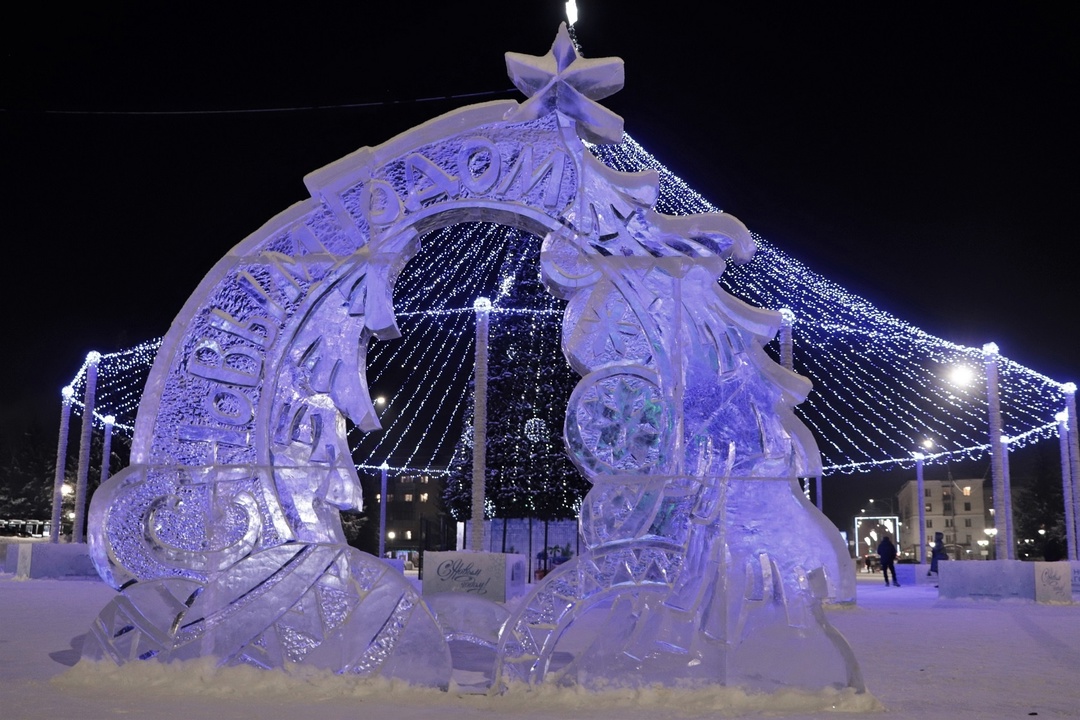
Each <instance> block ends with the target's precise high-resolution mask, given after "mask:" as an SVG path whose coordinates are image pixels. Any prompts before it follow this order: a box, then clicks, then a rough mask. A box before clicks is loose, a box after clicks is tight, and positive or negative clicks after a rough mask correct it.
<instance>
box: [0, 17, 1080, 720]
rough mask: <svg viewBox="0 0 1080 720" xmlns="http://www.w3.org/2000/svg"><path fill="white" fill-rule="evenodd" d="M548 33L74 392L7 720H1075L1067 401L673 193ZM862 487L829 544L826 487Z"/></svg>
mask: <svg viewBox="0 0 1080 720" xmlns="http://www.w3.org/2000/svg"><path fill="white" fill-rule="evenodd" d="M567 9H568V14H569V17H570V19H569V22H568V23H567V22H562V23H560V25H559V27H558V30H557V32H556V33H555V35H554V40H553V41H552V42H551V45H550V49H549V50H548V51H547V52H546V54H528V53H523V52H516V51H515V50H516V49H513V48H511V49H508V51H507V52H506V53H505V56H504V58H505V66H506V71H507V76H508V78H509V80H510V82H511V83H512V84H513V86H514V88H515V89H516V90H517V91H519V92H520V94H521V95H523V96H524V98H523V99H520V98H519V99H513V100H510V99H494V100H484V101H480V102H476V103H474V104H468V105H464V106H461V107H457V108H456V109H452V110H449V111H446V112H443V113H442V114H438V115H436V116H434V117H432V118H431V119H429V120H426V121H424V122H421V123H420V124H418V125H415V126H413V127H412V128H411V129H408V130H405V131H403V132H400V133H398V134H396V135H393V136H392V137H388V138H387V137H383V138H376V139H372V140H371V142H372V144H371V145H363V146H361V147H359V148H358V149H356V150H354V151H351V152H349V153H348V154H346V155H344V156H340V157H339V158H338V159H336V160H334V161H332V162H329V163H328V164H325V165H323V166H322V167H319V168H317V169H314V170H311V171H309V172H308V173H307V174H306V175H304V177H303V185H304V187H305V189H306V191H307V194H308V197H306V198H304V199H302V200H300V201H298V202H295V203H294V204H292V205H290V206H288V207H285V208H284V209H280V208H279V210H278V211H277V214H275V215H273V216H272V217H270V218H269V219H266V220H265V221H264V223H263V224H262V225H261V226H259V227H258V229H256V230H255V231H254V232H251V233H250V234H248V235H247V236H246V237H244V238H243V239H240V240H239V242H236V239H235V238H234V239H233V242H234V243H235V244H233V245H232V247H231V249H229V248H228V247H224V248H221V254H220V255H219V256H218V257H219V259H218V260H217V261H216V262H215V263H213V265H212V267H210V268H208V270H207V271H206V272H205V275H204V276H203V277H202V279H201V281H199V282H198V283H197V285H196V286H195V287H194V288H192V290H191V294H190V295H189V296H188V298H187V300H186V301H185V302H184V303H183V305H182V307H180V308H177V310H178V312H177V314H176V315H175V318H174V319H173V321H172V324H171V325H170V327H169V329H168V331H167V332H166V333H165V334H164V335H163V336H161V337H160V338H158V339H155V340H152V341H147V342H145V343H143V344H141V345H138V346H136V347H135V348H131V349H130V350H127V351H121V352H117V353H108V354H104V355H103V354H101V353H98V352H96V351H94V352H91V353H89V354H88V355H87V356H86V361H85V363H84V365H83V367H82V369H80V371H79V374H78V375H77V376H76V378H75V379H74V380H72V382H71V383H70V384H69V385H68V386H66V387H65V388H64V389H63V392H62V399H61V422H60V428H59V444H58V448H57V451H56V462H55V466H54V470H55V473H54V474H55V478H53V479H52V481H51V482H50V487H49V488H48V490H49V491H50V495H51V509H52V517H51V519H50V520H49V521H48V522H44V521H40V520H36V521H33V523H31V524H28V523H27V521H25V520H23V521H18V522H21V523H22V524H21V525H19V526H15V525H11V524H10V523H8V521H6V520H5V527H7V528H9V529H11V528H16V527H17V528H18V531H19V532H20V534H23V535H32V536H33V537H31V538H19V539H17V540H16V539H12V540H11V541H10V542H8V541H7V539H6V538H5V542H3V543H0V551H2V552H0V563H2V564H0V715H2V716H3V717H5V718H6V717H11V718H14V719H15V720H23V718H25V719H26V720H29V718H32V717H41V716H50V717H51V716H59V717H86V718H90V719H91V720H92V719H93V718H98V717H100V718H107V717H118V716H132V717H146V718H155V717H160V718H169V719H171V718H180V717H184V718H188V717H210V716H213V717H216V718H222V719H223V720H228V718H233V717H236V718H240V717H252V716H258V717H263V718H269V719H271V720H273V719H274V718H293V717H296V716H297V715H301V716H311V717H318V718H325V719H327V720H332V719H333V718H347V717H349V718H351V717H399V718H403V719H405V720H408V719H410V718H428V717H430V718H435V717H439V718H458V717H460V718H466V717H469V718H472V717H477V716H491V717H499V718H522V719H523V720H536V719H538V718H575V717H582V716H588V717H590V718H594V719H596V720H606V719H607V718H610V719H611V720H615V718H619V719H620V720H622V719H628V720H636V719H639V718H640V719H644V718H650V719H651V718H659V719H661V720H663V719H665V718H671V719H672V720H674V719H676V718H686V719H693V718H705V717H733V716H770V717H772V716H779V717H785V718H792V719H798V718H811V717H814V718H817V717H825V716H835V715H841V716H844V717H854V718H870V717H878V716H887V717H896V718H912V719H914V718H936V717H949V718H956V719H958V720H965V719H967V718H970V719H972V720H973V719H974V718H980V719H982V718H1011V717H1030V716H1039V717H1076V715H1077V713H1078V712H1080V690H1078V688H1077V687H1076V683H1075V679H1076V668H1077V667H1080V605H1078V603H1077V600H1078V599H1080V553H1078V548H1077V546H1078V544H1080V539H1078V535H1080V522H1078V519H1080V489H1078V487H1077V486H1078V484H1080V442H1078V435H1080V433H1078V432H1077V428H1076V421H1075V418H1076V416H1077V408H1076V400H1075V392H1076V386H1075V384H1074V383H1071V382H1059V381H1058V380H1055V379H1052V378H1050V377H1048V376H1046V375H1043V374H1041V373H1039V372H1036V371H1034V370H1030V369H1028V368H1026V367H1024V366H1022V365H1020V364H1019V363H1017V362H1015V361H1013V360H1011V359H1010V358H1008V357H1005V356H1004V355H1002V354H1001V352H1000V350H999V348H998V346H997V344H996V343H993V342H987V343H985V344H983V345H982V347H981V348H980V347H970V346H964V345H960V344H955V343H951V342H948V341H945V340H942V339H940V338H937V337H935V336H933V335H931V334H929V333H926V332H923V331H922V330H920V329H919V328H916V327H914V326H913V325H910V324H908V323H905V322H903V321H900V320H899V319H898V318H895V317H893V316H891V315H889V314H888V313H883V312H880V311H878V310H877V309H876V308H875V307H873V306H872V305H870V304H869V303H868V302H866V301H864V300H862V299H861V298H858V297H857V296H854V295H851V294H848V293H847V292H846V291H844V290H843V289H842V288H838V287H837V286H836V285H834V284H832V283H830V282H829V281H826V280H825V279H824V278H822V277H820V276H817V275H816V274H814V273H812V272H811V271H809V270H808V269H806V268H805V267H803V266H801V265H800V264H799V263H798V262H797V261H795V260H794V259H792V258H789V257H788V256H786V255H785V254H784V253H782V252H780V251H779V250H778V249H777V248H775V247H774V246H773V245H771V244H770V243H769V242H768V241H767V240H765V238H763V237H761V236H760V235H757V234H756V233H754V232H752V231H751V230H750V229H749V228H748V227H747V225H745V224H744V223H743V221H742V220H740V219H738V218H737V217H735V215H733V214H730V213H728V212H725V211H721V210H720V209H719V208H717V207H715V206H713V205H712V204H711V203H709V202H708V201H706V200H705V199H704V198H703V197H701V196H700V195H698V194H697V193H696V192H694V191H693V190H691V189H690V188H689V187H687V186H686V185H685V184H684V183H683V182H682V181H681V180H680V179H679V178H678V177H676V176H675V175H674V174H673V173H672V172H670V171H669V170H668V169H667V168H666V167H664V166H663V165H662V164H661V163H660V162H659V161H658V160H656V158H654V157H652V156H651V155H649V153H648V152H647V151H645V150H644V148H642V147H641V146H639V145H637V143H636V142H634V140H633V139H631V138H630V136H629V135H627V134H626V132H625V131H624V119H623V117H622V116H620V115H619V114H617V113H616V112H614V111H612V110H611V109H610V108H609V107H608V106H607V104H606V103H607V102H608V101H607V98H609V97H610V96H612V95H614V94H616V93H617V92H619V91H620V90H621V89H622V88H623V85H624V79H625V78H624V64H623V60H622V59H621V58H619V57H614V56H611V57H596V58H594V57H587V56H585V55H583V54H582V51H581V47H580V45H579V44H578V40H577V37H576V32H575V30H574V27H573V24H574V17H575V12H574V4H573V3H568V4H567ZM530 363H531V364H530ZM958 371H964V372H965V373H966V376H965V378H964V379H963V380H961V379H957V378H958V377H960V375H959V374H958ZM99 385H100V388H99ZM76 418H77V419H78V427H79V429H80V430H81V434H80V436H79V437H78V438H76V436H75V434H74V432H73V428H74V427H75V425H74V423H73V421H74V420H76ZM99 431H100V435H99V434H98V433H99ZM115 433H119V434H120V436H121V437H120V438H119V442H121V443H122V444H123V446H124V448H125V451H126V452H127V453H128V454H129V456H130V457H129V460H126V461H123V462H119V463H117V464H118V466H117V467H113V466H112V463H113V462H115V461H114V460H113V457H114V455H113V453H112V450H111V447H112V446H111V443H112V442H113V438H114V434H115ZM69 440H70V441H71V447H70V448H69ZM1051 443H1052V451H1051V452H1050V453H1049V454H1048V452H1047V447H1048V446H1050V445H1051ZM76 444H77V448H76ZM1025 448H1028V449H1030V448H1039V450H1040V452H1041V453H1042V455H1041V456H1040V460H1041V462H1042V464H1040V465H1039V469H1038V478H1037V479H1036V480H1031V479H1030V478H1029V477H1025V478H1024V480H1022V481H1021V482H1020V484H1019V486H1014V485H1013V480H1014V479H1013V478H1012V477H1011V473H1012V471H1013V468H1012V465H1011V463H1012V462H1013V457H1014V456H1015V457H1019V455H1014V454H1016V453H1019V452H1020V451H1023V450H1024V449H1025ZM76 449H77V452H78V460H77V467H68V466H67V463H68V462H69V460H72V459H73V456H74V452H73V451H75V450H76ZM1049 455H1052V456H1053V458H1052V461H1053V464H1055V465H1056V467H1055V468H1053V469H1052V470H1051V469H1048V466H1047V463H1046V460H1045V457H1043V456H1049ZM1024 457H1025V458H1026V457H1028V456H1026V455H1025V456H1024ZM94 463H97V464H98V465H99V467H97V468H94V472H95V473H98V472H99V473H100V479H98V478H97V477H94V478H91V477H90V470H91V468H90V466H91V465H93V464H94ZM954 467H955V468H961V467H978V468H980V470H978V471H976V477H973V478H971V479H964V480H961V481H959V482H957V481H956V480H955V479H954V477H953V474H952V469H953V468H954ZM881 468H890V469H893V470H898V471H903V472H908V471H910V472H911V473H912V474H913V475H914V479H913V480H910V481H908V482H907V483H906V484H905V489H904V490H903V491H902V492H901V493H900V494H897V495H891V496H888V497H878V498H870V499H869V501H868V503H867V507H869V508H871V510H870V511H867V510H865V509H864V510H861V511H860V514H858V515H856V517H855V519H854V526H855V527H854V537H853V538H849V536H848V534H849V532H850V528H849V527H843V528H840V531H839V532H838V527H837V524H834V522H833V519H832V518H831V517H829V516H827V515H826V514H825V511H824V509H823V503H824V500H823V498H824V488H825V487H827V486H828V485H829V483H831V482H832V479H833V477H835V476H842V475H850V474H853V473H860V472H866V471H872V470H879V469H881ZM930 468H933V472H935V474H936V475H937V476H938V477H940V475H941V474H942V473H944V476H945V478H946V479H945V480H940V479H938V480H931V481H929V484H928V482H927V480H926V476H927V472H928V470H929V469H930ZM939 469H942V470H941V472H937V471H938V470H939ZM979 472H981V473H982V475H983V477H981V478H980V477H977V475H978V473H979ZM1058 472H1060V480H1058V479H1057V476H1056V475H1055V473H1058ZM388 476H391V477H392V478H393V484H392V485H390V484H388V479H389V478H388ZM433 476H434V477H436V482H434V483H431V482H430V481H431V478H432V477H433ZM72 478H74V479H72ZM1047 478H1049V480H1048V479H1047ZM402 483H405V484H407V488H406V489H402V488H403V487H405V486H403V485H402ZM413 483H415V494H414V485H413ZM429 483H430V484H429ZM973 488H975V489H974V490H973ZM973 493H974V496H973ZM24 494H25V493H24ZM38 495H39V496H42V497H43V496H44V493H43V492H39V493H38ZM395 496H396V497H395ZM11 502H12V503H13V504H14V503H15V502H16V501H15V500H12V501H11ZM18 502H19V503H22V504H23V506H26V507H29V501H26V502H24V500H18ZM35 502H38V504H39V505H40V497H39V498H38V499H37V500H36V501H35ZM405 502H407V503H410V505H409V506H408V507H405V506H403V505H402V503H405ZM395 503H396V504H395ZM429 503H430V505H429V507H430V508H433V510H432V511H431V512H429V514H425V515H423V516H422V517H421V516H419V515H417V514H416V512H415V511H414V508H415V507H419V506H420V505H421V504H429ZM388 507H390V508H391V514H392V516H391V517H389V518H388V515H387V508H388ZM886 507H887V508H888V509H887V510H886ZM963 512H967V513H969V514H968V515H963V514H962V513H963ZM403 519H408V520H409V521H411V522H412V524H397V525H395V524H393V523H401V522H403ZM388 523H390V524H388ZM845 523H846V519H845ZM935 523H937V524H936V525H935ZM69 528H70V535H69V534H68V533H69V530H68V529H69ZM406 528H407V529H406ZM549 530H551V531H552V533H553V534H552V535H550V536H549ZM931 537H932V540H931ZM894 540H895V543H894ZM879 543H880V544H879ZM390 545H393V546H394V548H396V552H395V551H392V550H390V547H389V546H390ZM875 549H876V554H875ZM538 550H539V551H538ZM950 552H952V554H953V559H954V560H956V561H957V562H943V561H944V560H949V559H950V558H949V553H950ZM931 556H932V560H931ZM894 557H895V558H896V559H897V561H898V562H897V566H896V568H894V567H893V558H894ZM939 559H941V560H942V562H943V566H942V567H940V568H939ZM961 560H966V561H978V562H960V561H961ZM414 563H415V564H414ZM879 565H881V566H882V567H880V568H879V567H878V566H879ZM882 569H888V570H889V571H891V572H892V584H891V585H890V581H889V578H888V576H887V575H886V576H884V582H883V575H882V574H881V570H882Z"/></svg>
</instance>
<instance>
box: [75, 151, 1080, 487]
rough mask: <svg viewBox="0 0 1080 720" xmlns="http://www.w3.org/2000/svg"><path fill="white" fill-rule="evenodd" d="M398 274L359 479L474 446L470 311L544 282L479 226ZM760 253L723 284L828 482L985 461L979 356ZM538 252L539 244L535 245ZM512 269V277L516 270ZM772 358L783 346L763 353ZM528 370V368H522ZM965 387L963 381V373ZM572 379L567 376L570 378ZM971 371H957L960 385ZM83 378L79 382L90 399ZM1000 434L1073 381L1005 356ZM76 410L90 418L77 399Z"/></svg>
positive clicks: (783, 259)
mask: <svg viewBox="0 0 1080 720" xmlns="http://www.w3.org/2000/svg"><path fill="white" fill-rule="evenodd" d="M592 149H593V152H594V153H595V154H596V155H597V156H598V157H599V158H600V159H601V160H602V161H603V162H604V163H606V164H608V165H609V166H611V167H613V168H615V169H617V170H621V171H630V172H632V171H639V170H643V169H649V168H651V169H655V170H657V171H658V172H659V173H660V178H661V197H660V200H659V202H658V204H657V209H658V210H659V211H661V212H664V213H668V214H675V215H678V214H689V213H701V212H718V211H719V208H717V207H716V206H715V205H713V204H712V203H710V202H709V201H708V200H706V199H705V198H704V197H702V196H701V195H700V194H699V193H697V192H696V191H694V190H693V189H692V188H690V187H689V186H687V184H686V183H685V182H684V181H683V180H681V179H680V178H679V177H678V176H676V175H675V174H674V173H673V172H671V171H670V170H669V169H668V168H667V167H665V166H664V165H662V164H661V163H660V162H659V161H658V160H657V159H656V158H655V157H653V156H652V155H651V154H650V153H648V152H647V151H646V150H645V149H644V148H643V147H641V145H639V144H638V143H637V142H636V141H634V140H633V139H632V138H631V137H630V136H628V135H624V138H623V142H622V143H619V144H617V145H608V146H594V147H593V148H592ZM436 232H437V233H438V234H439V235H440V237H438V238H435V237H432V238H425V239H424V241H423V243H422V247H423V248H424V249H422V250H421V252H420V253H419V254H418V255H417V256H416V257H415V258H414V259H413V260H412V261H411V262H410V263H409V264H408V265H407V266H406V268H405V269H404V270H403V271H402V273H401V275H400V277H399V279H398V282H397V285H396V287H395V297H394V303H395V307H396V308H397V313H398V319H399V324H400V326H401V330H402V338H401V339H400V340H395V341H390V342H378V341H374V342H373V345H372V347H371V348H370V350H369V355H368V363H369V370H368V378H369V381H370V386H371V388H372V395H373V396H379V397H381V398H382V402H381V403H377V407H379V408H380V409H381V413H382V421H383V427H384V430H383V431H382V432H381V433H377V434H372V435H370V436H368V437H363V436H362V435H361V434H360V433H359V432H357V431H354V432H353V433H352V434H351V435H350V439H351V443H352V445H353V446H354V459H355V461H356V463H357V466H358V468H360V469H361V470H365V471H371V472H374V471H377V470H378V469H379V468H380V467H381V466H382V465H383V463H384V462H385V463H388V464H389V466H390V467H391V468H393V469H394V470H395V471H397V472H402V471H420V472H442V471H444V469H445V468H446V466H447V465H448V464H449V463H450V461H451V458H452V456H453V454H454V451H455V447H457V446H458V445H459V444H460V442H461V440H462V437H463V433H465V430H464V428H463V418H464V417H465V414H466V408H467V406H468V399H469V395H470V389H469V381H470V378H471V376H472V364H473V352H474V350H473V342H474V333H473V322H474V320H473V314H474V310H473V302H474V300H475V299H476V298H477V297H481V296H484V297H490V298H493V309H492V322H493V323H497V322H498V318H499V313H500V308H499V298H500V297H502V296H505V295H506V294H507V292H508V283H513V282H514V277H515V276H516V275H518V276H520V275H519V274H520V273H528V272H537V269H536V268H530V267H524V266H522V264H521V262H520V259H519V258H515V257H513V256H512V252H513V248H514V247H515V246H518V245H519V244H520V242H521V238H520V237H519V235H520V231H517V230H514V229H512V228H506V227H502V226H498V225H492V224H488V223H468V224H462V225H458V226H454V227H450V228H445V229H442V230H438V231H436ZM755 240H756V241H757V243H758V250H757V254H756V255H755V256H754V258H753V260H751V261H750V262H749V263H746V264H745V265H741V266H732V267H729V268H728V269H727V271H726V272H725V274H724V275H723V277H722V278H721V280H720V282H721V284H722V285H723V286H724V288H725V289H726V290H727V291H728V292H729V293H731V294H732V295H734V296H736V297H738V298H740V299H742V300H744V301H746V302H748V303H750V304H751V305H755V306H759V307H765V308H769V309H773V310H784V311H785V312H789V313H790V317H791V318H792V322H791V347H792V363H793V369H794V370H795V371H796V372H798V373H799V374H802V375H804V376H806V377H808V378H809V379H810V380H811V381H812V382H813V384H814V389H813V392H812V393H811V394H810V396H809V398H808V399H807V401H806V402H804V403H803V404H802V405H800V406H798V407H797V408H796V412H797V413H798V414H799V415H800V416H801V417H802V419H803V420H804V421H805V422H806V424H807V425H808V426H809V427H810V428H811V430H812V431H813V432H814V434H815V436H816V438H817V441H818V444H819V447H820V449H821V452H822V455H823V458H822V459H823V466H824V468H823V469H824V474H825V475H831V474H836V473H857V472H868V471H871V470H876V469H889V468H895V467H903V468H908V467H914V464H915V459H914V457H913V454H912V453H913V451H915V450H916V449H919V448H922V447H925V444H924V443H925V441H926V440H928V439H929V440H932V442H933V450H932V451H928V452H926V453H924V455H923V462H924V463H926V464H933V463H945V462H951V461H959V460H974V459H979V458H985V457H987V456H988V454H989V450H990V443H989V433H990V427H989V415H990V412H989V410H990V408H989V406H988V401H987V391H986V390H987V389H986V383H985V377H984V375H983V370H982V368H983V366H984V353H985V350H984V349H983V348H975V347H969V346H964V345H959V344H956V343H952V342H949V341H948V340H944V339H942V338H939V337H935V336H933V335H931V334H929V333H927V332H924V331H923V330H921V329H919V328H917V327H915V326H913V325H911V324H910V323H907V322H904V321H903V320H901V319H899V318H897V317H895V316H893V315H891V314H889V313H887V312H885V311H883V310H881V309H879V308H877V307H876V306H875V305H874V304H873V303H871V302H870V301H868V300H866V299H864V298H862V297H859V296H856V295H854V294H852V293H850V292H848V291H846V290H845V289H844V288H842V287H840V286H839V285H837V284H836V283H834V282H831V281H829V280H828V279H826V278H824V277H822V276H821V275H819V274H817V273H816V272H814V271H813V270H811V269H810V268H808V267H806V266H805V265H803V264H802V263H800V262H799V261H798V260H796V259H795V258H793V257H792V256H790V255H788V254H787V253H785V252H783V251H782V250H780V249H779V248H778V247H776V246H775V245H773V244H772V243H771V242H769V241H768V240H767V239H765V238H763V237H761V236H760V235H756V234H755ZM537 242H538V240H537ZM507 267H512V268H515V269H514V271H513V272H507V271H506V268H507ZM513 311H514V312H517V313H521V312H530V313H535V314H536V316H537V320H538V322H541V323H547V324H550V326H551V327H552V328H554V329H555V330H554V332H555V336H557V328H558V326H559V323H560V321H561V314H562V301H560V300H557V299H556V298H553V297H548V298H547V299H546V300H544V301H542V302H541V303H539V304H538V306H537V307H535V308H531V309H521V308H515V309H514V310H513ZM158 342H159V341H158V340H152V341H148V342H144V343H141V344H139V345H137V346H135V347H133V348H130V349H127V350H123V351H120V352H116V353H111V354H104V355H102V356H101V359H100V361H99V365H98V384H99V387H98V391H97V392H98V400H97V406H96V407H95V412H94V415H95V423H96V424H103V422H104V417H105V416H106V415H111V416H113V417H114V418H115V421H114V426H113V429H114V432H116V433H118V434H130V433H131V431H132V428H133V427H134V421H135V413H136V411H137V407H138V399H139V396H140V395H141V392H142V387H143V384H144V383H145V380H146V377H147V374H148V372H149V367H150V364H151V363H152V361H153V357H154V353H155V351H156V349H157V344H158ZM768 349H769V350H770V351H771V352H773V353H774V354H775V355H776V356H777V357H779V354H780V347H779V343H778V342H774V343H772V345H771V346H770V347H769V348H768ZM527 360H528V358H522V361H523V362H526V361H527ZM965 369H966V371H967V372H968V374H969V379H968V380H964V379H963V377H962V375H963V372H964V370H965ZM562 371H565V372H567V373H570V372H571V370H570V369H569V367H568V366H567V367H565V368H562ZM958 372H959V373H960V374H959V375H958V374H957V373H958ZM85 377H86V367H85V365H84V366H83V368H81V369H80V371H79V373H78V374H77V375H76V376H75V378H73V380H72V382H71V383H70V385H71V387H72V388H74V390H75V394H74V397H75V398H79V397H81V393H82V389H81V388H82V385H83V384H84V383H85ZM998 383H999V390H1000V416H1001V432H1002V434H1003V435H1005V436H1007V437H1008V438H1009V445H1010V447H1011V448H1013V449H1016V448H1020V447H1024V446H1025V445H1028V444H1030V443H1034V442H1038V441H1041V440H1045V439H1050V438H1053V437H1055V436H1057V434H1058V432H1059V422H1058V420H1057V419H1056V416H1057V415H1058V414H1059V413H1060V412H1061V411H1062V410H1063V408H1065V407H1066V402H1067V396H1068V394H1069V393H1070V392H1072V391H1074V386H1073V385H1072V384H1071V383H1062V382H1058V381H1056V380H1053V379H1051V378H1049V377H1047V376H1045V375H1042V374H1040V373H1038V372H1036V371H1034V370H1031V369H1029V368H1026V367H1024V366H1022V365H1020V364H1018V363H1016V362H1013V361H1011V360H1009V359H1008V358H1007V357H1004V356H999V358H998ZM72 409H73V411H74V412H76V413H79V414H81V412H82V406H81V404H80V403H79V402H78V400H77V399H76V400H73V401H72Z"/></svg>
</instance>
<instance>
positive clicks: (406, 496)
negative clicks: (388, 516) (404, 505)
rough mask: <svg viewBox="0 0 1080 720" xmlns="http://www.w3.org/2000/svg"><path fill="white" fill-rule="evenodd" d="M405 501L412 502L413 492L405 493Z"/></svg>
mask: <svg viewBox="0 0 1080 720" xmlns="http://www.w3.org/2000/svg"><path fill="white" fill-rule="evenodd" d="M405 502H412V493H405Z"/></svg>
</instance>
